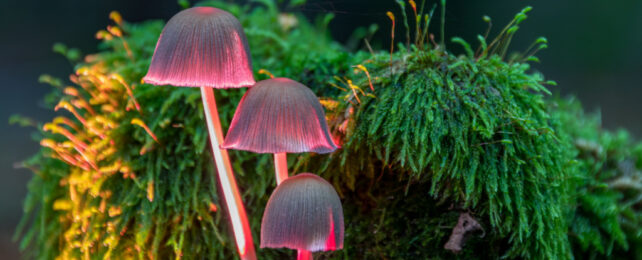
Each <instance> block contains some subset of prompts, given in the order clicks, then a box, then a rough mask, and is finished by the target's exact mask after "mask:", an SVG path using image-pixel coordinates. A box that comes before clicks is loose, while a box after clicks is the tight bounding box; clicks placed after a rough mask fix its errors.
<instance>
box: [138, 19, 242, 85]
mask: <svg viewBox="0 0 642 260" xmlns="http://www.w3.org/2000/svg"><path fill="white" fill-rule="evenodd" d="M143 81H144V82H145V83H150V84H154V85H174V86H185V87H202V86H205V87H212V88H239V87H248V86H251V85H253V84H254V75H253V74H252V62H251V58H250V51H249V47H248V44H247V39H246V38H245V33H244V31H243V27H242V26H241V24H240V22H239V21H238V20H237V19H236V18H235V17H234V16H233V15H232V14H230V13H228V12H225V11H223V10H220V9H216V8H213V7H193V8H190V9H186V10H183V11H181V12H179V13H178V14H176V15H174V17H172V19H170V20H169V22H167V25H165V28H164V29H163V32H162V33H161V36H160V38H159V39H158V43H157V44H156V50H155V51H154V56H153V57H152V63H151V65H150V66H149V71H148V72H147V75H146V76H145V77H144V78H143Z"/></svg>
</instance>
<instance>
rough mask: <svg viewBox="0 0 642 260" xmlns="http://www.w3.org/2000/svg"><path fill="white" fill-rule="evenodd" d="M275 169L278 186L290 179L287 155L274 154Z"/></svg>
mask: <svg viewBox="0 0 642 260" xmlns="http://www.w3.org/2000/svg"><path fill="white" fill-rule="evenodd" d="M274 169H275V172H274V173H275V174H276V185H279V184H281V182H283V181H284V180H285V179H287V178H288V177H289V174H288V157H287V154H286V153H275V154H274Z"/></svg>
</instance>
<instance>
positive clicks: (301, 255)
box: [296, 249, 314, 260]
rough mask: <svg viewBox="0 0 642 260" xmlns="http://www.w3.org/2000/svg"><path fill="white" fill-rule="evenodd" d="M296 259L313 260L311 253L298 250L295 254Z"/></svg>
mask: <svg viewBox="0 0 642 260" xmlns="http://www.w3.org/2000/svg"><path fill="white" fill-rule="evenodd" d="M296 259H297V260H313V259H314V257H312V252H310V251H308V250H304V249H300V250H298V251H297V254H296Z"/></svg>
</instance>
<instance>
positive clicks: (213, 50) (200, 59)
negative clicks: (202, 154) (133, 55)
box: [143, 7, 256, 259]
mask: <svg viewBox="0 0 642 260" xmlns="http://www.w3.org/2000/svg"><path fill="white" fill-rule="evenodd" d="M143 81H144V82H145V83H150V84H154V85H173V86H185V87H200V88H201V96H202V99H203V108H204V110H205V116H206V118H207V128H208V131H209V136H210V142H211V145H212V153H213V155H214V160H215V162H216V169H217V172H218V179H219V181H220V183H221V187H222V190H223V196H224V198H225V203H226V205H227V210H228V213H229V214H230V219H231V221H232V229H233V231H234V236H235V241H236V246H237V249H238V252H239V255H240V257H241V259H256V253H255V251H254V243H253V241H252V233H251V231H250V227H249V223H248V220H247V215H246V213H245V208H244V207H243V202H242V201H241V196H240V194H239V191H238V187H237V185H236V179H235V178H234V173H233V172H232V167H231V164H230V160H229V157H228V154H227V151H226V150H225V149H222V148H220V144H221V143H222V142H223V131H222V129H221V122H220V119H219V116H218V109H217V107H216V99H215V97H214V91H213V88H240V87H249V86H251V85H253V84H254V83H255V82H254V76H253V74H252V62H251V60H250V54H249V47H248V44H247V39H246V38H245V33H244V32H243V27H241V24H240V23H239V21H238V20H237V19H236V18H235V17H234V16H233V15H232V14H230V13H228V12H225V11H223V10H220V9H216V8H213V7H194V8H190V9H186V10H183V11H181V12H179V13H178V14H176V15H174V17H172V18H171V19H170V20H169V22H167V25H165V28H164V29H163V32H162V33H161V36H160V38H159V39H158V43H157V44H156V50H155V51H154V56H153V57H152V62H151V65H150V66H149V71H148V72H147V75H145V77H144V78H143Z"/></svg>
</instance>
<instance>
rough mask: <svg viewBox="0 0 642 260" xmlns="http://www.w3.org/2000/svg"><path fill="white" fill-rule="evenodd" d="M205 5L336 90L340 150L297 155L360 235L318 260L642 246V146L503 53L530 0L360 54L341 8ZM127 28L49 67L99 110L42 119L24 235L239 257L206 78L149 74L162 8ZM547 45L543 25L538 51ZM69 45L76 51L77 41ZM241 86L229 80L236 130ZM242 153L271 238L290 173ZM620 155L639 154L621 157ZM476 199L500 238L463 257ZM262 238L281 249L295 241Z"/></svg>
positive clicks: (350, 233)
mask: <svg viewBox="0 0 642 260" xmlns="http://www.w3.org/2000/svg"><path fill="white" fill-rule="evenodd" d="M203 4H207V5H215V6H218V7H221V8H224V9H226V10H229V11H230V12H232V13H234V14H235V15H236V16H237V17H239V19H240V21H241V23H242V24H243V25H244V27H245V28H246V32H247V35H248V40H249V43H250V47H251V50H252V55H253V61H254V67H255V69H256V70H257V72H258V70H259V69H266V70H268V71H270V72H271V73H273V74H275V75H276V76H285V77H290V78H293V79H296V80H298V81H301V82H303V83H304V84H306V85H308V86H310V87H311V88H312V89H314V90H315V91H316V92H317V93H318V94H319V95H320V96H323V97H324V98H323V100H322V102H323V104H324V105H325V106H326V108H327V116H328V121H329V124H330V127H331V129H332V131H333V135H334V136H335V137H336V138H337V140H338V141H340V142H341V143H342V146H343V147H342V149H341V150H339V151H337V152H335V153H333V154H330V155H326V156H319V155H309V154H302V155H291V156H290V162H291V168H292V169H294V170H293V172H302V171H312V172H315V173H317V174H320V175H322V176H323V177H325V178H326V179H328V180H330V181H331V182H332V183H333V184H334V185H335V187H336V188H337V190H338V191H339V193H340V195H341V197H342V201H343V205H344V211H345V213H344V214H345V218H346V233H345V235H346V238H345V241H346V243H345V249H344V250H341V251H337V252H330V253H319V254H317V257H318V258H321V259H326V258H332V259H341V258H344V259H425V258H438V259H441V258H466V259H468V258H473V259H478V258H497V257H508V258H546V259H564V258H571V257H572V255H575V257H578V258H582V257H583V256H597V257H599V256H613V257H615V256H618V257H619V256H625V255H626V254H635V255H637V256H639V255H640V252H639V249H637V248H640V246H639V245H640V241H641V239H640V216H641V215H640V203H639V199H638V201H636V200H635V199H636V198H639V194H640V192H639V190H637V191H636V190H634V189H633V190H632V189H619V188H615V187H614V186H612V184H610V183H611V182H612V181H613V180H617V179H618V178H621V177H623V176H639V175H640V174H639V173H640V170H639V169H642V145H637V146H636V145H634V144H633V142H632V141H631V140H630V138H629V137H628V136H626V135H625V134H611V133H608V132H604V131H603V130H601V129H599V125H598V124H597V123H596V122H595V119H593V118H592V117H590V116H585V115H584V114H583V113H582V112H581V108H579V105H578V104H577V103H573V102H571V103H568V102H562V101H559V102H558V101H556V100H551V99H550V98H549V97H548V94H547V93H548V91H547V90H546V88H545V87H544V85H545V84H548V83H550V82H545V81H544V78H543V76H541V75H539V74H536V73H531V72H530V69H529V65H528V64H527V63H525V61H526V60H536V58H535V57H533V56H532V55H531V53H530V52H528V54H526V55H524V56H512V57H511V58H510V59H505V58H504V57H505V56H506V49H507V46H508V44H509V43H510V39H511V38H512V37H513V35H514V33H515V31H516V26H517V25H518V24H519V23H520V22H521V21H523V20H524V19H525V17H526V15H525V13H526V12H527V11H528V10H529V9H525V10H523V11H522V12H520V13H519V14H518V15H517V16H516V17H515V19H514V20H513V21H512V22H511V23H510V24H509V26H507V27H506V28H505V29H504V30H503V31H502V32H501V33H500V35H499V36H498V37H497V40H493V41H490V42H489V43H486V40H487V39H486V37H483V36H480V37H479V39H480V41H481V43H480V45H481V46H482V47H480V48H479V49H478V50H477V51H473V50H472V49H471V48H470V47H469V45H468V44H467V43H466V42H464V41H463V40H461V39H458V38H455V39H453V41H454V42H456V43H458V44H461V45H462V46H463V47H464V49H465V51H466V55H461V56H456V55H453V54H451V53H449V52H446V51H444V50H443V48H442V47H440V46H434V45H432V44H431V43H429V42H428V41H429V37H426V34H422V35H423V36H422V35H419V36H420V37H417V41H418V42H415V45H412V46H408V47H403V46H400V47H399V50H397V51H396V52H394V53H392V54H388V53H366V52H356V53H351V52H347V51H346V50H345V49H344V48H343V47H342V46H340V45H339V44H337V43H336V42H333V41H332V40H331V39H330V38H329V37H328V36H327V31H326V29H325V28H326V25H327V22H328V21H329V19H331V16H325V17H323V18H322V19H320V20H319V21H318V22H317V23H316V25H312V24H309V23H307V22H306V21H305V19H304V18H303V17H302V16H300V15H298V14H293V16H290V18H292V17H295V19H296V21H297V22H298V23H297V25H295V26H293V27H288V26H285V25H283V24H280V23H279V16H280V15H283V14H281V13H280V11H279V10H277V8H276V5H275V4H274V3H273V2H272V1H261V4H258V5H257V4H255V5H254V6H252V7H250V6H249V5H248V6H241V5H235V4H227V3H221V2H218V1H215V2H204V3H203ZM425 22H426V21H425V20H422V22H421V23H422V24H425ZM116 26H118V27H120V28H122V30H123V31H124V33H125V34H124V38H122V39H121V38H118V37H115V36H114V35H112V34H110V33H109V32H106V31H105V32H100V33H99V35H102V36H103V37H104V38H105V39H104V41H103V43H102V44H101V48H102V51H101V52H100V53H98V54H95V55H89V56H87V57H86V58H85V60H84V61H83V62H82V63H78V64H77V66H76V69H77V72H76V73H75V76H73V77H72V79H73V82H71V83H67V82H63V81H61V80H59V79H54V78H51V77H50V76H45V77H43V78H42V81H43V82H45V83H50V84H51V85H52V86H54V89H55V90H54V92H53V93H52V94H51V95H49V96H48V97H47V101H48V102H50V103H51V102H53V103H52V104H51V105H52V107H53V105H55V104H56V103H57V102H59V101H65V102H68V103H69V106H70V107H75V110H76V111H77V112H78V113H79V115H81V116H82V117H83V120H84V121H85V123H81V122H80V121H79V120H78V119H77V118H74V117H73V116H72V115H71V114H69V113H65V115H66V116H67V117H68V121H65V119H63V118H62V117H60V118H56V119H53V120H52V122H50V123H48V124H45V125H44V126H45V127H46V129H47V130H48V131H43V132H40V137H39V140H40V141H41V144H43V146H44V148H43V149H42V150H41V151H40V153H39V154H37V155H36V156H34V157H33V158H32V159H31V160H29V161H27V162H25V165H26V166H28V167H30V168H32V169H33V170H34V172H35V175H34V177H33V179H32V180H31V182H30V184H29V194H28V197H27V198H26V200H25V217H24V218H23V222H22V223H21V226H20V228H19V231H18V234H17V235H18V236H20V237H21V238H22V240H21V241H22V242H21V247H22V248H23V249H29V250H28V251H26V253H27V254H29V256H31V257H33V258H38V259H53V258H56V257H65V258H96V259H100V258H107V257H109V256H112V257H120V258H140V259H142V258H150V257H154V258H159V259H168V258H181V257H182V258H185V259H194V258H196V259H198V258H207V259H228V258H231V257H232V256H233V255H234V251H235V250H234V245H233V243H232V241H231V239H230V235H229V234H230V232H229V227H228V225H227V221H226V219H225V214H224V212H222V210H221V209H222V208H223V207H222V205H221V204H220V203H221V202H220V201H219V196H218V191H217V187H216V182H215V178H214V175H213V171H214V167H213V165H212V160H211V156H210V154H209V150H208V149H207V147H208V145H207V132H206V129H205V124H204V123H203V122H204V120H203V114H202V105H201V102H200V96H199V91H198V90H197V89H193V88H175V87H170V86H165V87H158V86H150V85H145V84H141V83H140V79H141V78H142V76H143V75H144V74H145V72H146V70H147V68H148V65H149V61H150V59H151V55H152V53H153V50H154V49H153V48H154V46H155V42H156V40H157V38H158V35H159V34H160V31H161V30H162V27H163V23H162V22H158V21H150V22H144V23H140V24H127V23H125V24H117V25H116ZM124 42H126V43H127V44H126V45H125V44H123V43H124ZM543 44H545V40H544V39H538V40H537V41H536V45H535V49H536V50H537V49H540V48H543ZM56 49H57V50H58V51H59V52H61V53H62V54H63V55H67V54H66V53H68V51H67V48H66V47H64V46H63V45H57V47H56ZM390 55H392V57H391V56H390ZM67 56H69V55H67ZM76 56H77V53H75V52H74V53H73V55H71V57H68V58H69V59H70V60H71V61H74V60H77V58H78V57H76ZM356 65H361V66H362V67H353V66H356ZM364 70H365V71H367V72H368V74H366V73H364ZM266 77H267V76H265V75H260V74H257V79H261V78H266ZM370 82H372V83H373V88H374V90H370ZM123 83H124V84H123ZM65 84H71V85H73V86H71V89H69V88H68V89H65V88H64V87H63V86H65ZM333 86H334V87H333ZM128 88H129V89H131V90H132V93H133V96H132V95H130V94H129V90H128ZM75 92H78V93H79V94H75ZM243 92H244V91H243V90H223V91H217V92H216V95H217V103H218V104H219V111H220V113H221V119H222V122H223V127H224V128H227V124H228V123H229V122H230V120H231V117H232V115H233V112H234V109H235V106H236V104H237V103H238V101H239V100H240V98H241V96H242V94H243ZM80 97H82V98H80ZM82 99H85V100H87V101H88V102H89V104H90V107H91V108H92V110H94V112H93V113H92V112H90V111H89V110H88V109H87V108H83V106H82V103H79V102H81V100H82ZM62 104H64V103H62ZM136 104H139V105H140V111H139V110H137V109H136ZM12 120H13V121H15V122H17V123H20V124H25V125H31V124H32V123H31V122H30V121H28V120H21V119H20V118H13V119H12ZM65 122H71V123H67V125H65ZM145 127H148V128H149V132H148V131H147V130H146V129H145ZM39 128H41V129H42V126H39ZM61 129H66V130H67V131H69V132H70V133H71V134H72V135H73V137H75V138H77V139H78V140H79V141H81V142H83V143H85V144H86V145H87V146H88V147H90V148H89V150H88V151H87V152H85V153H84V155H81V154H79V153H78V149H77V147H79V146H81V144H80V143H79V141H76V142H72V141H70V140H69V136H67V137H65V136H63V135H61V134H60V133H61V132H60V130H61ZM56 131H58V132H56ZM580 140H588V141H587V142H588V143H589V144H591V145H592V144H597V146H598V147H601V150H599V151H600V152H599V153H594V152H591V151H592V150H591V149H590V147H592V146H588V147H589V148H586V147H582V146H580V145H578V141H580ZM75 147H76V148H75ZM587 149H588V150H587ZM66 155H70V156H71V157H66ZM231 157H232V158H231V159H232V162H233V164H234V165H233V167H234V170H235V172H236V174H237V179H238V181H239V186H240V187H241V189H242V190H243V200H244V202H245V205H246V208H247V210H248V215H249V216H250V222H251V226H252V229H253V230H254V231H255V232H254V236H255V237H254V239H255V241H258V230H260V229H259V225H260V218H261V216H262V212H263V209H264V207H265V204H266V203H267V199H268V197H269V194H270V192H271V191H272V190H273V188H274V185H275V184H274V183H275V181H274V177H273V176H274V173H273V165H272V162H271V156H269V155H257V154H252V153H248V152H237V151H233V152H231ZM69 158H71V160H70V159H69ZM65 161H66V163H65ZM621 162H627V165H633V166H634V167H632V168H629V169H634V170H632V171H626V172H623V171H621V170H619V168H618V165H619V164H621ZM629 162H630V163H629ZM96 169H98V170H96ZM636 174H637V175H636ZM636 192H637V193H636ZM603 209H609V210H603ZM464 211H466V212H470V213H472V215H473V216H474V217H475V218H476V219H477V220H478V221H479V222H480V223H481V224H482V226H483V227H484V233H485V236H483V237H481V236H480V234H473V235H472V236H471V239H470V240H469V241H468V242H467V243H466V245H465V246H464V250H463V251H462V252H461V253H460V254H459V255H455V254H453V253H452V252H450V251H447V250H445V249H444V244H445V243H446V241H447V240H448V237H449V236H450V233H451V232H452V229H453V227H454V226H455V224H456V222H457V218H458V216H459V213H460V212H464ZM569 237H570V239H569ZM569 241H570V244H569ZM632 249H633V250H638V251H634V252H633V251H631V250H632ZM571 250H572V251H571ZM627 250H629V251H627ZM258 254H259V255H260V256H261V257H262V258H265V259H282V258H285V257H291V255H292V251H288V250H271V249H265V250H263V249H259V252H258Z"/></svg>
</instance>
